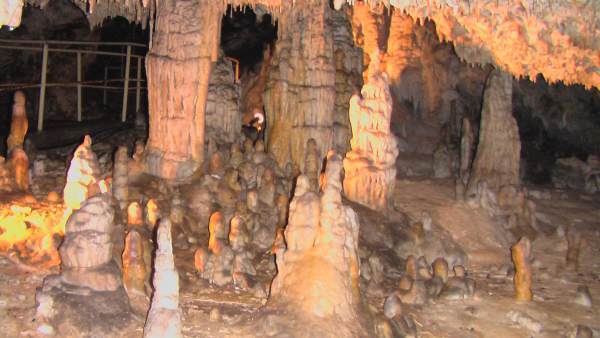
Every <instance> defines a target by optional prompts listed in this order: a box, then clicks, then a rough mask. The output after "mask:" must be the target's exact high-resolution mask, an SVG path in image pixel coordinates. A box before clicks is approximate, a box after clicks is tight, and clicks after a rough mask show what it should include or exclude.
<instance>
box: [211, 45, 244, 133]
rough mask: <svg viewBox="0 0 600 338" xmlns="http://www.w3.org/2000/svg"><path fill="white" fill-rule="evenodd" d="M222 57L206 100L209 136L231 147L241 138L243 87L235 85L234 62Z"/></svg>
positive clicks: (216, 66)
mask: <svg viewBox="0 0 600 338" xmlns="http://www.w3.org/2000/svg"><path fill="white" fill-rule="evenodd" d="M219 54H220V55H219V58H218V60H217V62H216V63H215V64H214V65H213V66H212V70H211V73H210V80H209V85H208V95H207V97H206V120H205V124H206V137H207V138H212V139H214V140H215V141H217V143H222V144H229V143H234V142H236V141H239V139H240V136H241V130H242V116H241V113H240V85H239V84H238V83H236V79H235V72H234V68H233V67H232V62H231V61H230V60H227V59H226V58H224V55H222V52H219Z"/></svg>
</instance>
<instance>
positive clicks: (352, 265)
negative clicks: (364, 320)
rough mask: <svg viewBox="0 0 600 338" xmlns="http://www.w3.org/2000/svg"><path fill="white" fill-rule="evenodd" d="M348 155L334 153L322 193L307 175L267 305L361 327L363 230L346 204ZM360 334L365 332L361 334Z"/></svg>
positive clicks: (296, 200)
mask: <svg viewBox="0 0 600 338" xmlns="http://www.w3.org/2000/svg"><path fill="white" fill-rule="evenodd" d="M342 169H343V168H342V160H341V158H340V157H339V155H332V156H330V157H329V158H328V161H327V167H326V172H325V175H326V183H325V186H324V187H323V192H322V194H321V195H317V194H315V193H314V192H311V191H309V183H308V180H307V178H306V177H305V176H300V178H299V181H298V188H297V191H296V194H295V196H294V198H293V200H292V204H291V206H290V218H289V223H288V225H287V228H286V231H285V237H286V238H285V240H286V242H287V243H288V246H287V249H284V250H281V251H279V252H278V253H277V259H276V262H277V271H278V274H277V276H276V277H275V279H274V280H273V283H272V285H271V295H270V298H269V300H268V303H267V307H272V308H281V309H285V310H287V311H290V312H291V313H296V314H298V315H301V316H303V318H307V319H309V320H310V318H318V319H321V320H322V319H326V320H339V321H341V322H342V323H343V328H341V331H340V336H345V333H344V332H347V331H348V330H349V331H353V330H355V331H354V334H355V335H357V334H358V333H357V332H360V330H361V328H360V324H359V311H360V292H359V285H358V278H359V259H358V231H359V223H358V218H357V215H356V214H355V213H354V211H353V210H352V209H351V208H349V207H347V206H344V205H343V204H342V196H341V191H342V184H341V183H342V182H341V174H342ZM358 335H360V334H358Z"/></svg>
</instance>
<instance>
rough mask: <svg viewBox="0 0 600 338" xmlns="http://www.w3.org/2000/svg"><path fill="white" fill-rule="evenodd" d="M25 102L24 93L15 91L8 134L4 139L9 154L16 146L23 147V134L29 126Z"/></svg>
mask: <svg viewBox="0 0 600 338" xmlns="http://www.w3.org/2000/svg"><path fill="white" fill-rule="evenodd" d="M25 104H26V101H25V94H24V93H23V92H22V91H17V92H15V95H14V104H13V106H12V120H11V122H10V134H9V135H8V139H7V140H6V145H7V153H9V154H10V152H11V151H12V150H13V149H14V148H16V147H21V148H23V144H24V143H25V135H26V134H27V129H28V128H29V121H27V112H26V110H25Z"/></svg>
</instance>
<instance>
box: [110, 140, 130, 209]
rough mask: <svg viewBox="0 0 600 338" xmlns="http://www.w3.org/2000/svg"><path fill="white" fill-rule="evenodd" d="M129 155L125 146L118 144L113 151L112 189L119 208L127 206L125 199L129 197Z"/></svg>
mask: <svg viewBox="0 0 600 338" xmlns="http://www.w3.org/2000/svg"><path fill="white" fill-rule="evenodd" d="M128 171H129V155H128V154H127V147H125V146H120V147H119V148H118V149H117V152H116V153H115V160H114V166H113V176H112V179H113V184H112V191H113V196H114V197H115V198H116V199H117V201H119V206H120V208H121V210H124V209H125V208H126V207H127V200H128V198H129V187H128V184H129V174H128Z"/></svg>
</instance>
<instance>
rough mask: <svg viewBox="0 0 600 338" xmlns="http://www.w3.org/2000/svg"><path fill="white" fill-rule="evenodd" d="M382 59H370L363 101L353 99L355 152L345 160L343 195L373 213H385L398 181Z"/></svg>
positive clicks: (348, 154)
mask: <svg viewBox="0 0 600 338" xmlns="http://www.w3.org/2000/svg"><path fill="white" fill-rule="evenodd" d="M378 60H379V55H378V53H375V54H373V55H372V56H371V64H370V66H369V78H368V80H367V82H366V83H365V85H364V86H363V89H362V91H361V95H362V97H360V96H358V95H354V96H352V98H351V99H350V124H351V125H352V140H351V141H350V146H351V148H352V150H351V151H350V152H348V153H347V154H346V158H345V159H344V170H345V178H344V194H345V195H346V196H347V197H348V198H349V199H351V200H353V201H356V202H358V203H361V204H364V205H366V206H368V207H370V208H372V209H376V210H385V209H387V207H388V202H389V199H390V198H391V195H392V193H393V191H394V183H395V180H396V157H397V156H398V147H397V141H396V137H395V136H394V135H393V134H392V132H391V131H390V120H391V115H392V97H391V94H390V89H389V82H388V77H387V74H385V73H381V72H380V71H379V62H378Z"/></svg>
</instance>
